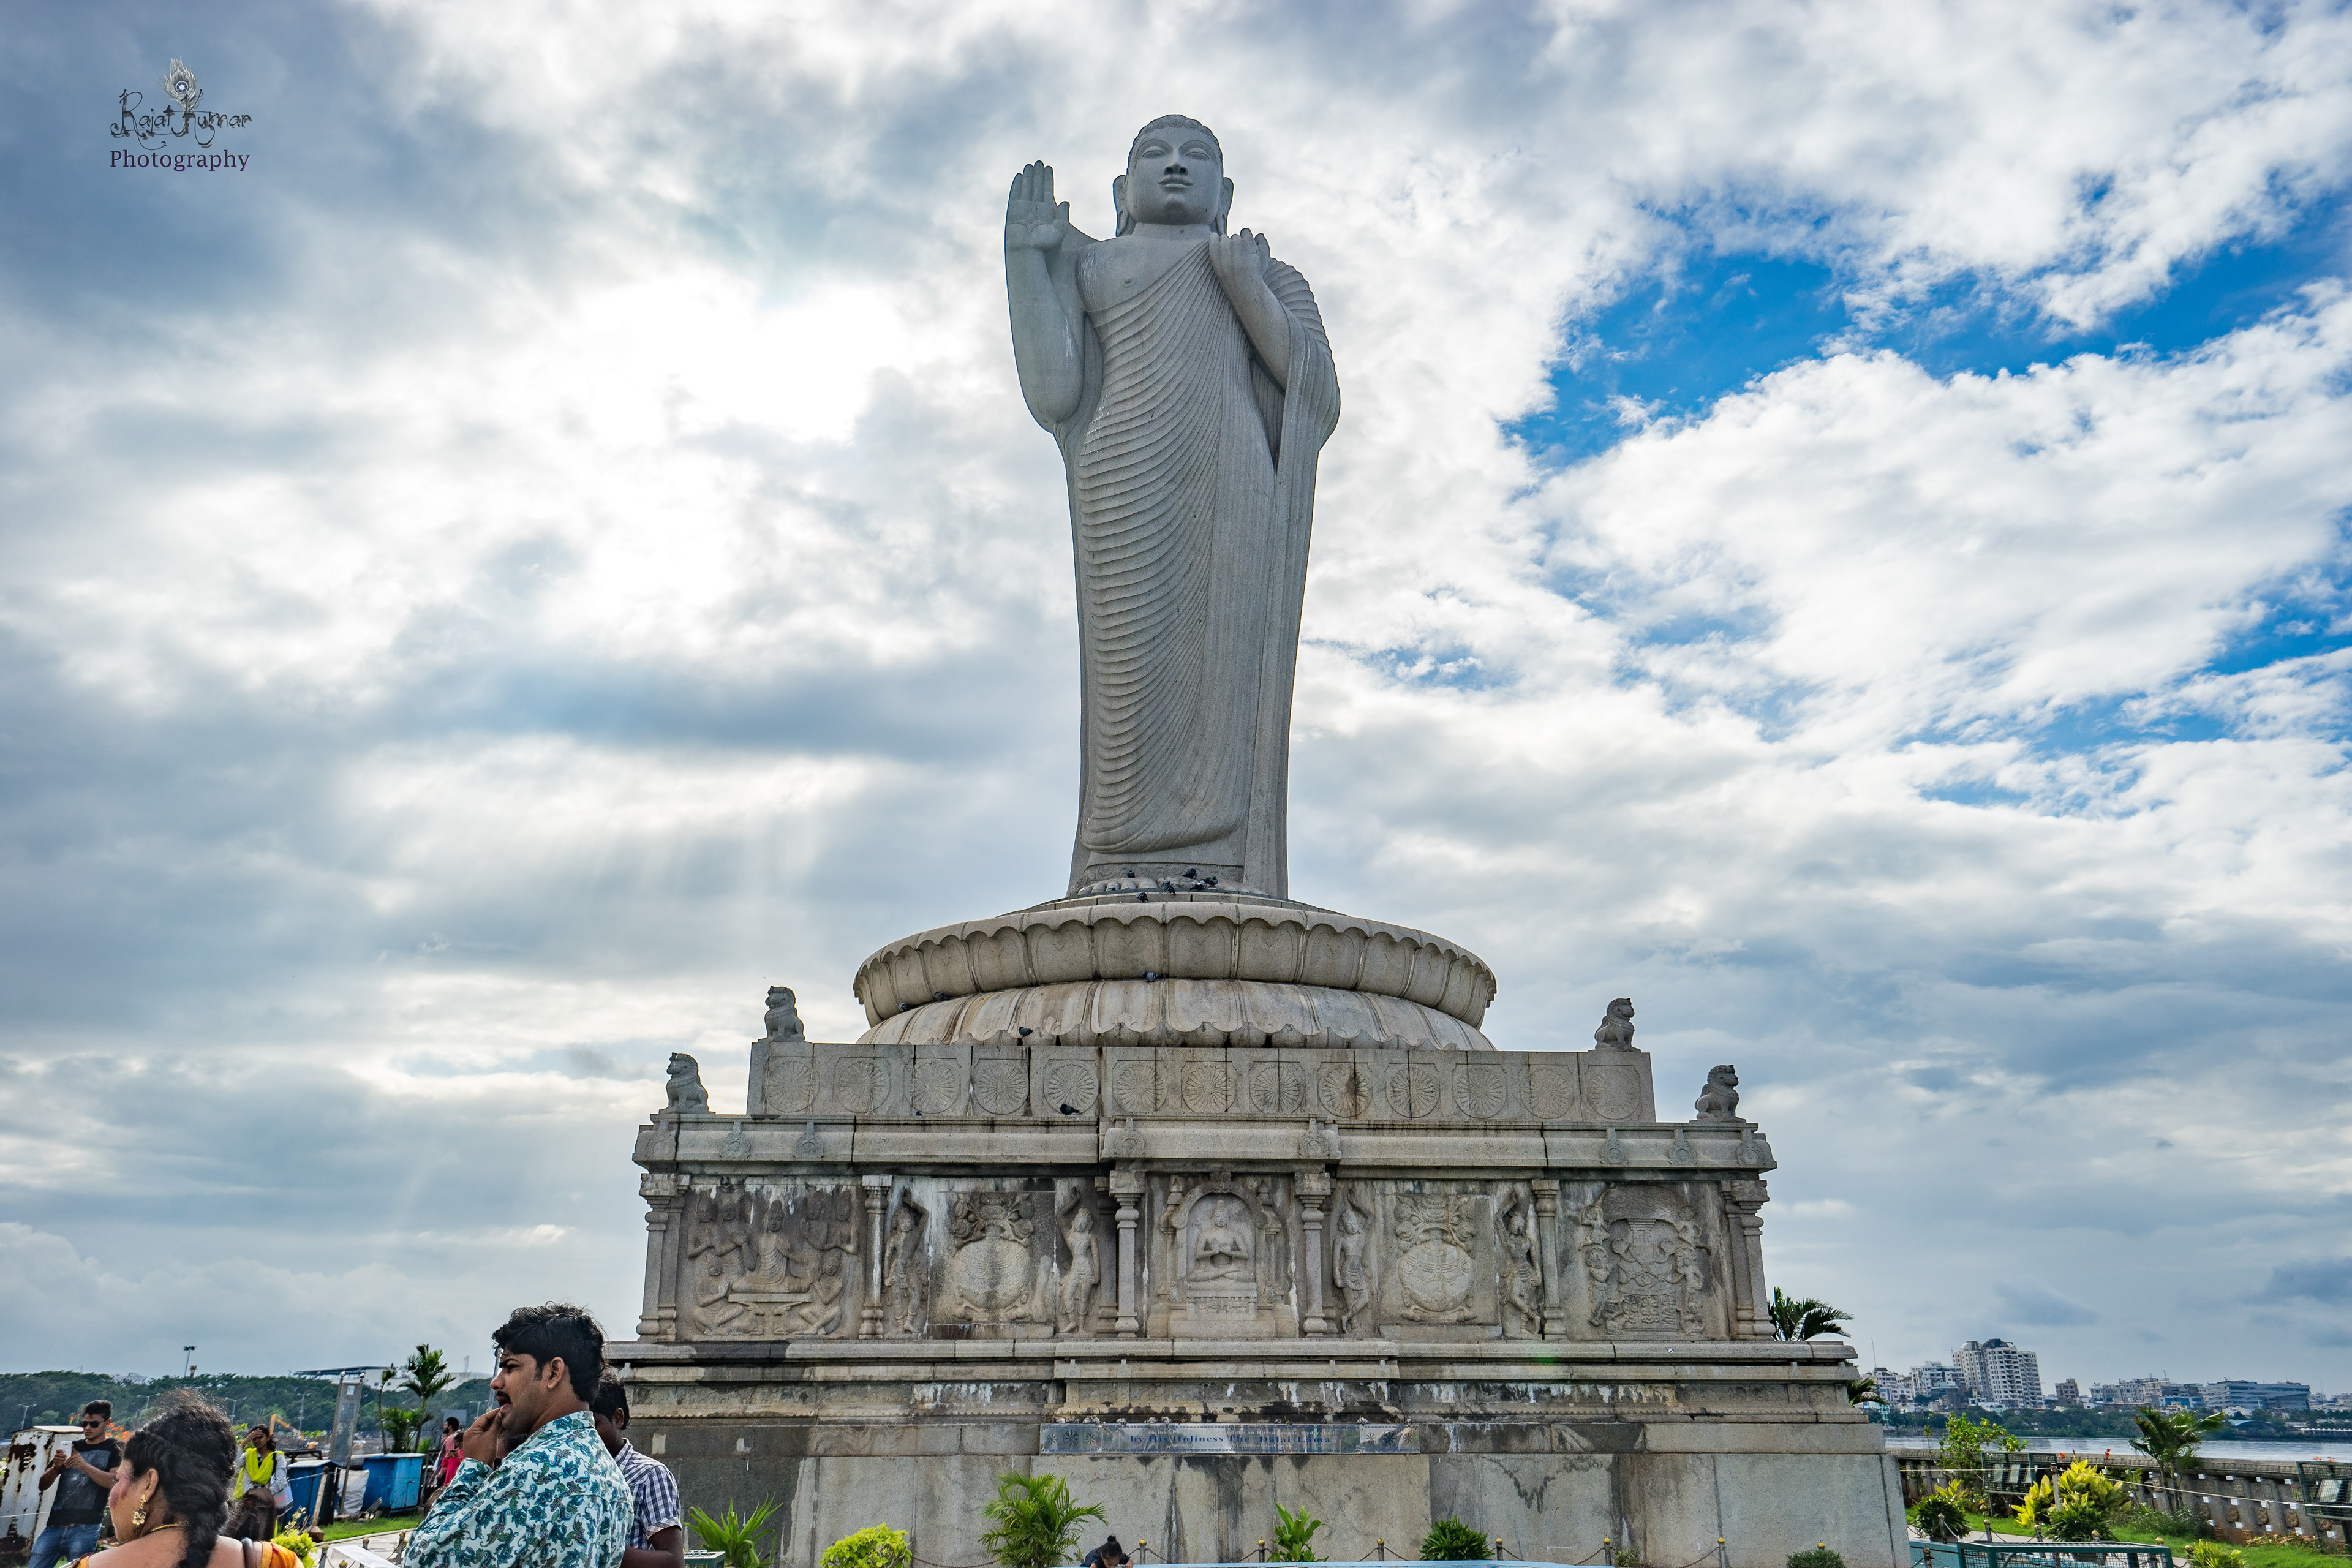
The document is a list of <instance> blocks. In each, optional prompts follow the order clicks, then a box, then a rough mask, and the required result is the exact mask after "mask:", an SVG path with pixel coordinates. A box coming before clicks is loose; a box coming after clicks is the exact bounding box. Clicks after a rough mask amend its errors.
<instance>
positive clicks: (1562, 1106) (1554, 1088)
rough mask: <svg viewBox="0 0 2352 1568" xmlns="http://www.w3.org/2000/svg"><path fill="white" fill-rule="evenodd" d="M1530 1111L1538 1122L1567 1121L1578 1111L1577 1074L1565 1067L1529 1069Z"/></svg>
mask: <svg viewBox="0 0 2352 1568" xmlns="http://www.w3.org/2000/svg"><path fill="white" fill-rule="evenodd" d="M1575 1109H1576V1073H1575V1070H1574V1069H1573V1068H1563V1067H1532V1068H1528V1110H1532V1111H1534V1112H1535V1114H1536V1120H1537V1121H1567V1120H1568V1114H1569V1112H1570V1111H1571V1110H1575Z"/></svg>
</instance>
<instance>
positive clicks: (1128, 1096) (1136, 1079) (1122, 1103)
mask: <svg viewBox="0 0 2352 1568" xmlns="http://www.w3.org/2000/svg"><path fill="white" fill-rule="evenodd" d="M1110 1087H1111V1092H1112V1093H1113V1094H1116V1095H1117V1096H1118V1108H1119V1109H1120V1110H1130V1111H1136V1112H1139V1113H1148V1112H1150V1111H1154V1110H1159V1109H1160V1068H1158V1067H1157V1066H1155V1065H1154V1064H1152V1063H1150V1062H1121V1063H1120V1064H1119V1065H1118V1067H1115V1068H1112V1069H1111V1073H1110Z"/></svg>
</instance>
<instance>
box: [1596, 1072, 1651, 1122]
mask: <svg viewBox="0 0 2352 1568" xmlns="http://www.w3.org/2000/svg"><path fill="white" fill-rule="evenodd" d="M1584 1100H1585V1103H1586V1104H1588V1105H1590V1106H1591V1107H1592V1114H1593V1115H1594V1116H1596V1117H1598V1118H1600V1119H1601V1121H1632V1120H1633V1116H1634V1113H1635V1112H1636V1111H1638V1110H1641V1109H1642V1080H1641V1079H1638V1078H1636V1077H1634V1076H1633V1068H1629V1067H1626V1066H1624V1065H1622V1063H1618V1062H1588V1063H1586V1064H1585V1068H1584Z"/></svg>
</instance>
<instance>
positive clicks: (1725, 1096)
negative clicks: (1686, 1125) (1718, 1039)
mask: <svg viewBox="0 0 2352 1568" xmlns="http://www.w3.org/2000/svg"><path fill="white" fill-rule="evenodd" d="M1692 1104H1693V1106H1694V1107H1695V1108H1696V1110H1697V1111H1698V1113H1699V1114H1700V1115H1701V1116H1703V1117H1706V1119H1708V1120H1709V1121H1738V1119H1739V1073H1738V1069H1737V1068H1733V1067H1732V1066H1731V1065H1730V1064H1729V1063H1725V1064H1724V1065H1723V1066H1722V1067H1719V1068H1710V1069H1709V1070H1708V1072H1707V1075H1706V1088H1705V1089H1700V1090H1699V1091H1698V1099H1697V1100H1694V1101H1693V1102H1692Z"/></svg>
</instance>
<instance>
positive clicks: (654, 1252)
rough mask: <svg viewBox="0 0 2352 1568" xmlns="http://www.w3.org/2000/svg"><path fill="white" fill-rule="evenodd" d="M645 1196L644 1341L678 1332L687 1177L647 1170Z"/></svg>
mask: <svg viewBox="0 0 2352 1568" xmlns="http://www.w3.org/2000/svg"><path fill="white" fill-rule="evenodd" d="M637 1191H638V1192H640V1193H642V1194H645V1199H646V1300H645V1309H644V1310H643V1311H642V1312H641V1313H640V1314H639V1315H638V1318H637V1337H638V1338H639V1339H641V1340H654V1339H661V1340H666V1339H671V1338H674V1337H676V1334H677V1254H678V1248H679V1247H680V1246H681V1245H682V1241H681V1238H680V1235H679V1233H680V1232H682V1231H683V1230H684V1229H685V1228H686V1178H684V1177H683V1176H679V1175H677V1174H674V1173H670V1172H667V1171H647V1172H646V1173H645V1176H644V1178H643V1179H642V1180H640V1181H639V1182H638V1184H637Z"/></svg>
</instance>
